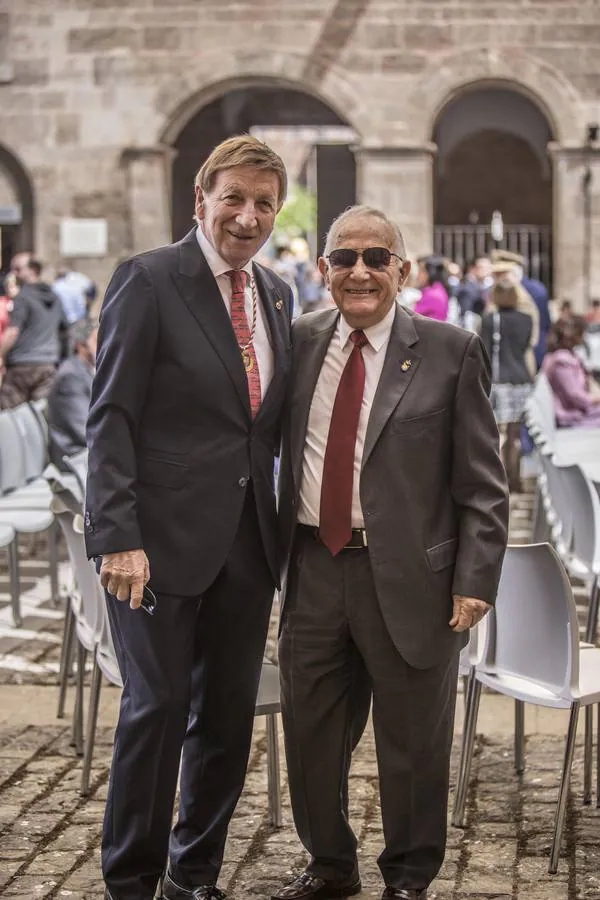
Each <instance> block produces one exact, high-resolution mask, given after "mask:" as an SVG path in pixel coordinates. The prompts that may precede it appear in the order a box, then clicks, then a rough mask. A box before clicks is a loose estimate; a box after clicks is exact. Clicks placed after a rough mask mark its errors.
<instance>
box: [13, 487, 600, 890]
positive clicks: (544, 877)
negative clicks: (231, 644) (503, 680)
mask: <svg viewBox="0 0 600 900" xmlns="http://www.w3.org/2000/svg"><path fill="white" fill-rule="evenodd" d="M527 519H528V503H527V502H523V503H521V504H520V505H519V507H518V508H517V509H515V515H514V517H513V527H512V539H513V540H515V541H517V540H520V539H526V528H527ZM32 572H33V574H32V575H31V578H30V579H29V580H28V579H26V581H28V583H27V585H26V586H27V588H28V590H29V594H28V597H27V598H26V602H25V619H24V625H23V629H20V630H19V631H17V630H15V629H11V628H10V627H9V624H8V620H7V618H6V616H4V618H1V616H2V613H3V612H5V610H3V609H2V603H1V601H2V600H3V599H5V598H4V597H3V595H2V593H1V592H2V590H3V588H2V583H1V574H0V622H1V625H0V897H13V898H21V900H33V898H48V900H50V898H52V900H54V898H63V897H64V898H72V900H100V898H102V896H103V893H102V891H103V888H102V881H101V877H100V869H99V844H100V831H101V820H102V812H103V804H104V800H105V797H106V786H107V779H108V771H109V764H110V754H111V744H112V735H113V730H112V723H113V722H114V716H115V710H116V708H117V703H118V692H117V691H116V689H114V688H106V689H104V691H103V698H102V708H101V717H100V723H101V724H100V728H99V731H98V735H97V740H96V752H95V757H94V765H93V770H92V786H91V791H90V794H89V796H88V797H87V798H85V799H84V798H82V797H81V796H80V794H79V793H78V786H79V780H80V776H81V761H80V760H79V759H78V758H77V757H76V755H75V752H74V749H73V747H72V746H70V728H69V723H68V720H62V721H59V720H57V719H55V718H54V710H55V706H56V699H57V692H56V687H55V681H56V669H57V660H58V650H59V645H60V633H61V628H62V622H61V616H60V611H59V610H55V609H54V608H53V607H52V606H51V604H50V602H49V600H47V599H45V598H47V597H48V596H49V585H48V579H47V576H46V571H45V569H44V567H43V565H42V564H41V563H40V564H39V568H38V569H37V570H36V568H35V566H34V567H33V570H32ZM40 575H41V576H42V577H41V578H40ZM61 577H62V579H63V580H65V579H66V577H67V571H66V568H63V570H62V573H61ZM29 582H30V583H29ZM273 649H274V647H273V642H272V641H271V642H270V647H269V652H271V653H272V652H273ZM72 693H73V692H72V690H71V695H72ZM69 702H72V696H70V698H69ZM70 708H71V707H70V705H69V704H68V706H67V709H68V710H69V709H70ZM461 720H462V700H461V698H459V704H458V715H457V732H456V734H457V736H456V738H455V746H454V751H455V752H454V754H453V775H452V783H453V784H454V779H455V768H456V763H457V757H458V742H459V737H460V729H461V724H462V722H461ZM566 723H567V713H565V712H562V711H553V710H552V711H541V712H540V711H536V710H534V709H531V708H528V711H527V733H528V737H527V768H526V772H525V774H524V775H523V776H522V777H520V778H519V777H517V776H516V775H515V774H514V770H513V765H512V706H511V704H510V703H509V701H507V700H505V699H504V698H499V697H496V696H493V695H489V694H484V696H483V699H482V709H481V714H480V728H479V731H480V732H481V733H480V735H479V740H478V747H477V754H476V757H475V759H474V763H473V772H472V775H473V778H472V786H471V790H470V795H469V806H468V821H467V827H466V829H465V830H457V829H454V828H451V827H450V828H449V838H448V852H447V855H446V861H445V863H444V866H443V868H442V871H441V872H440V875H439V878H438V879H437V880H436V881H435V882H434V884H433V886H432V888H431V891H430V897H431V898H432V900H468V898H469V900H475V898H497V900H579V898H582V900H583V898H594V900H600V809H596V807H595V806H587V807H584V806H583V805H582V804H581V791H582V771H581V760H582V745H581V741H580V742H579V745H578V748H577V751H576V762H575V766H574V771H573V779H572V790H571V796H570V800H569V807H568V817H567V828H566V835H565V842H564V846H563V855H562V857H561V862H560V867H559V873H558V875H556V876H549V875H548V874H547V858H548V853H549V848H550V841H551V836H552V825H553V816H554V811H555V802H556V795H557V788H558V780H559V775H560V767H561V761H562V752H563V746H564V736H563V735H564V729H566ZM266 772H267V767H266V734H265V728H264V720H262V719H258V720H257V724H256V733H255V738H254V742H253V750H252V756H251V761H250V768H249V772H248V778H247V783H246V787H245V790H244V794H243V796H242V799H241V801H240V804H239V806H238V809H237V811H236V814H235V817H234V819H233V822H232V825H231V829H230V838H229V842H228V846H227V852H226V861H225V866H224V869H223V873H222V879H221V886H222V887H223V888H224V889H226V890H227V891H228V893H229V896H230V898H231V900H242V898H246V897H256V898H263V897H264V898H267V897H269V896H270V893H271V891H272V889H273V888H275V887H276V886H279V885H280V884H281V883H283V882H284V881H285V880H287V879H289V877H290V874H291V873H292V872H295V871H298V870H299V869H301V868H302V866H303V864H304V861H305V857H304V853H303V850H302V847H301V845H300V844H299V842H298V839H297V838H296V836H295V833H294V829H293V824H292V819H291V813H290V809H289V799H288V797H287V793H286V791H285V789H284V825H283V827H282V828H281V829H280V830H274V829H273V828H271V827H270V826H269V824H268V816H267V775H266ZM282 777H283V779H284V780H285V769H284V767H283V772H282ZM350 795H351V816H352V821H353V827H354V829H355V831H356V833H357V835H358V837H359V858H360V862H361V874H362V879H363V893H362V894H361V896H362V897H363V898H378V897H380V895H381V891H382V883H381V879H380V876H379V872H378V869H377V863H376V860H377V856H378V854H379V852H380V850H381V849H382V833H381V822H380V810H379V802H378V784H377V773H376V766H375V752H374V742H373V734H372V731H371V729H368V731H367V733H366V734H365V737H364V738H363V741H362V742H361V744H360V746H359V748H358V750H357V752H356V754H355V759H354V763H353V768H352V773H351V789H350ZM451 802H452V797H451Z"/></svg>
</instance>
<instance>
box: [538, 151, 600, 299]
mask: <svg viewBox="0 0 600 900" xmlns="http://www.w3.org/2000/svg"><path fill="white" fill-rule="evenodd" d="M548 149H549V152H550V155H551V158H552V163H553V170H554V226H553V255H554V296H555V297H556V298H557V299H558V300H567V299H568V300H572V301H573V303H574V305H575V307H576V309H577V310H578V311H579V312H585V311H586V299H587V298H586V293H587V277H588V275H587V269H588V259H589V279H590V296H591V298H600V147H598V146H594V147H585V146H583V147H582V146H573V145H564V144H556V143H552V144H549V147H548ZM588 167H589V178H588V181H589V185H588V189H589V197H590V202H589V212H590V214H589V219H588V216H587V215H586V201H585V187H584V180H585V178H586V171H587V170H588ZM588 229H589V231H588ZM586 242H587V248H588V251H587V252H588V253H589V256H586Z"/></svg>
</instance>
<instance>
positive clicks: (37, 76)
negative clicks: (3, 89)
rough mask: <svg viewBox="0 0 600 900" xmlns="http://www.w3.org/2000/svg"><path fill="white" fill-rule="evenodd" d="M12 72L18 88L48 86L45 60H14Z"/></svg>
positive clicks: (48, 75) (47, 70) (48, 73)
mask: <svg viewBox="0 0 600 900" xmlns="http://www.w3.org/2000/svg"><path fill="white" fill-rule="evenodd" d="M13 71H14V82H15V84H17V85H19V86H23V85H32V86H33V85H40V84H48V81H49V78H50V72H49V62H48V60H47V59H15V60H14V70H13Z"/></svg>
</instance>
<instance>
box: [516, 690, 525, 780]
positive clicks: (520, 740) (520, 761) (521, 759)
mask: <svg viewBox="0 0 600 900" xmlns="http://www.w3.org/2000/svg"><path fill="white" fill-rule="evenodd" d="M515 771H516V773H517V775H522V774H523V772H524V771H525V704H524V703H523V701H522V700H515Z"/></svg>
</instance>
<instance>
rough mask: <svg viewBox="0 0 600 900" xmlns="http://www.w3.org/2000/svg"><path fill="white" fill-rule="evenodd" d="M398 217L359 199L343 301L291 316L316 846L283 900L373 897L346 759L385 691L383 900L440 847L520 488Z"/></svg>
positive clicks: (293, 460) (296, 676)
mask: <svg viewBox="0 0 600 900" xmlns="http://www.w3.org/2000/svg"><path fill="white" fill-rule="evenodd" d="M405 259H406V252H405V249H404V242H403V240H402V236H401V234H400V233H399V231H398V228H397V227H396V226H395V225H394V223H392V222H391V221H390V220H389V219H387V217H386V216H385V215H384V214H383V213H381V212H380V211H378V210H375V209H371V208H368V207H355V208H352V209H350V210H348V211H346V212H345V213H343V214H342V215H341V216H340V217H339V218H338V219H337V220H336V221H335V222H334V223H333V225H332V228H331V231H330V233H329V237H328V239H327V244H326V248H325V253H324V256H323V258H322V259H321V260H320V268H321V271H322V273H323V275H324V277H325V280H326V283H327V285H328V287H329V289H330V291H331V294H332V296H333V299H334V301H335V303H336V306H337V309H336V310H335V309H334V310H327V311H323V312H319V313H313V314H309V315H307V316H304V317H302V318H301V319H299V320H298V321H297V322H296V324H295V326H294V329H293V362H292V386H291V389H290V406H289V411H288V412H289V421H288V422H287V425H286V428H285V432H284V461H283V465H282V472H281V501H280V504H281V507H280V508H281V520H282V529H283V534H284V538H285V542H286V544H288V545H289V546H290V547H291V549H292V553H291V561H290V563H289V569H288V573H287V587H286V595H285V603H284V607H283V615H282V630H281V637H280V663H281V676H282V703H283V716H284V728H285V737H286V753H287V760H288V769H289V780H290V792H291V798H292V806H293V811H294V818H295V822H296V827H297V829H298V833H299V835H300V838H301V840H302V842H303V844H304V846H305V847H306V849H307V850H308V852H309V853H310V856H311V859H310V863H309V865H308V867H307V869H306V871H305V872H303V873H302V874H301V875H299V876H298V877H297V878H296V879H295V880H294V881H293V882H292V883H291V884H289V885H287V886H286V887H284V888H282V889H280V890H278V891H277V892H276V893H275V894H274V895H273V898H274V900H311V898H312V900H316V898H327V897H347V896H351V895H353V894H356V893H358V892H359V891H360V880H359V872H358V863H357V855H356V838H355V836H354V834H353V833H352V830H351V828H350V826H349V823H348V794H347V792H348V769H349V766H350V758H351V753H352V749H353V745H354V744H355V743H356V741H357V739H358V738H359V736H360V733H361V730H362V728H363V727H364V723H365V720H366V714H367V712H368V698H369V694H370V692H371V691H372V695H373V725H374V730H375V741H376V746H377V761H378V768H379V779H380V790H381V808H382V817H383V830H384V836H385V849H384V850H383V852H382V854H381V856H380V858H379V865H380V869H381V872H382V875H383V878H384V881H385V885H386V886H385V890H384V893H383V897H384V898H385V900H388V898H389V900H392V898H398V900H423V898H425V897H426V896H427V888H428V885H429V884H430V883H431V881H432V880H433V878H434V877H435V875H436V873H437V872H438V870H439V868H440V866H441V863H442V860H443V857H444V850H445V839H446V808H447V799H448V768H449V757H450V747H451V741H452V729H453V719H454V705H455V696H456V683H457V667H458V655H459V650H460V649H461V647H463V646H464V644H465V643H466V640H467V630H468V629H469V627H471V626H473V625H475V624H476V623H477V622H478V621H479V620H480V619H481V617H482V616H483V615H484V614H485V612H486V611H487V610H488V608H489V605H490V604H492V603H493V602H494V598H495V594H496V589H497V584H498V580H499V575H500V568H501V563H502V557H503V553H504V549H505V546H506V539H507V522H508V494H507V489H506V480H505V474H504V471H503V468H502V464H501V462H500V459H499V456H498V432H497V429H496V425H495V422H494V416H493V413H492V409H491V406H490V403H489V400H488V393H489V389H490V373H489V366H488V361H487V358H486V355H485V352H484V350H483V347H482V344H481V341H480V339H479V338H478V337H477V336H476V335H473V334H470V333H469V332H466V331H463V330H462V329H458V328H455V327H453V326H451V325H447V324H445V323H441V322H436V321H434V320H431V319H425V318H423V317H421V316H419V315H416V314H414V313H411V312H408V311H407V310H406V309H404V308H403V307H402V306H400V305H399V304H398V303H397V302H396V295H397V293H398V289H399V287H400V286H401V285H402V283H403V281H404V280H405V278H406V277H407V275H408V272H409V269H410V264H409V263H408V262H406V261H405Z"/></svg>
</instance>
